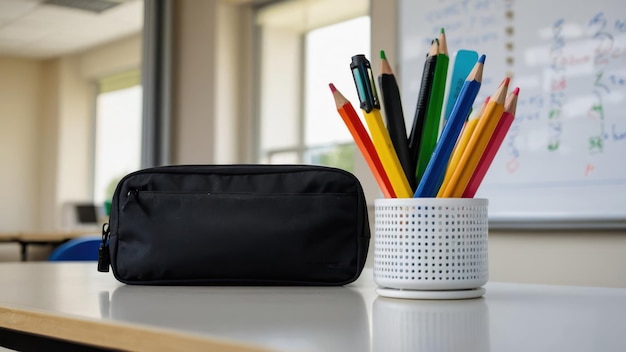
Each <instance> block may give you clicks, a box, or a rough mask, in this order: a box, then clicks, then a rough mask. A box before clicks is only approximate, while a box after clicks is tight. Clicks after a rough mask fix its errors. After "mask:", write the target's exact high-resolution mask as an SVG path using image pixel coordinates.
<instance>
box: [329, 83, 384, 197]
mask: <svg viewBox="0 0 626 352" xmlns="http://www.w3.org/2000/svg"><path fill="white" fill-rule="evenodd" d="M329 87H330V91H331V92H332V94H333V98H334V99H335V105H336V106H337V111H338V112H339V115H340V116H341V118H342V119H343V122H344V123H345V124H346V126H347V127H348V130H349V131H350V134H351V135H352V138H353V139H354V142H355V143H356V145H357V147H358V148H359V151H361V155H363V158H364V159H365V161H366V162H367V165H368V166H369V168H370V170H371V171H372V174H373V175H374V178H375V179H376V182H377V183H378V187H380V190H381V191H382V193H383V196H384V197H385V198H395V197H396V194H395V193H394V192H393V187H392V186H391V181H389V176H387V173H386V172H385V169H384V168H383V164H382V162H381V161H380V158H379V156H378V153H377V152H376V148H374V144H373V143H372V140H371V139H370V136H369V134H368V133H367V130H366V129H365V126H363V123H362V122H361V119H360V118H359V115H357V113H356V111H355V110H354V107H353V106H352V104H351V103H350V101H348V99H346V97H344V96H343V94H341V92H339V90H337V88H335V85H334V84H332V83H330V84H329Z"/></svg>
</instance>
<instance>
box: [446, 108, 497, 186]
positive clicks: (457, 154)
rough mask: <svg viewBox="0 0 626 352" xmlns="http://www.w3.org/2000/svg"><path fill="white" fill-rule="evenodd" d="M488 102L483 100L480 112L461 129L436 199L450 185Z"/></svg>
mask: <svg viewBox="0 0 626 352" xmlns="http://www.w3.org/2000/svg"><path fill="white" fill-rule="evenodd" d="M488 102H489V97H487V99H485V101H484V102H483V104H482V106H481V108H480V110H479V111H478V112H477V113H476V114H474V116H473V117H471V118H470V119H469V120H467V121H466V122H465V126H464V127H463V130H462V131H461V136H460V137H459V139H458V140H457V142H456V145H455V146H454V149H453V150H452V156H451V157H450V162H449V163H448V167H447V168H446V174H445V176H444V177H443V183H442V184H441V187H439V191H438V192H437V197H442V195H443V190H444V189H446V187H447V186H448V184H449V183H450V178H451V177H452V173H453V172H454V170H456V168H457V166H458V165H459V160H461V155H463V151H464V150H465V148H466V147H467V143H468V142H469V140H470V137H471V136H472V133H474V130H475V129H476V125H478V119H479V118H480V116H481V115H482V114H483V112H484V111H485V107H486V106H487V103H488Z"/></svg>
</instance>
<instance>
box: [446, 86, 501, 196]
mask: <svg viewBox="0 0 626 352" xmlns="http://www.w3.org/2000/svg"><path fill="white" fill-rule="evenodd" d="M508 87H509V78H508V77H507V78H505V79H504V80H503V81H502V83H501V84H500V86H499V87H498V89H497V90H496V92H495V93H494V94H493V95H492V96H491V100H490V101H489V103H488V104H487V107H486V108H485V113H484V114H483V115H482V116H481V117H480V119H479V120H478V125H477V126H476V130H475V131H474V133H473V134H472V137H471V138H470V140H469V142H468V143H467V147H466V148H465V150H464V151H463V155H461V160H459V165H458V167H457V168H456V169H455V170H454V173H453V174H452V177H451V178H450V183H449V184H448V185H447V187H446V189H445V190H444V192H443V194H442V196H443V197H445V198H460V197H461V196H462V195H463V192H465V188H466V187H467V184H468V183H469V180H470V178H471V177H472V174H474V170H476V166H478V162H479V161H480V158H481V157H482V155H483V153H484V151H485V148H486V147H487V144H488V143H489V140H490V139H491V136H492V134H493V131H494V130H495V128H496V126H497V125H498V121H499V120H500V117H501V116H502V113H503V112H504V102H505V99H506V93H507V89H508Z"/></svg>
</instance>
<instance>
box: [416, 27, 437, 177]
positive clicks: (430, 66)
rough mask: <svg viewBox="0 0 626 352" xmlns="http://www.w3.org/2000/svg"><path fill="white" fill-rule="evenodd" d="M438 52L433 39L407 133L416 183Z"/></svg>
mask: <svg viewBox="0 0 626 352" xmlns="http://www.w3.org/2000/svg"><path fill="white" fill-rule="evenodd" d="M438 52H439V40H438V39H434V40H433V41H432V44H431V46H430V51H429V52H428V54H427V56H426V61H424V69H423V72H422V82H421V84H420V91H419V94H418V96H417V105H416V106H415V115H414V116H413V124H412V127H411V133H410V134H409V153H410V154H411V160H412V161H413V165H414V170H413V176H412V177H413V179H414V180H415V181H414V182H415V183H416V184H417V181H418V180H417V179H416V177H415V169H416V168H417V158H418V156H419V147H420V141H421V138H422V131H423V130H424V121H425V120H426V111H427V109H428V101H429V100H430V93H431V91H432V84H433V77H434V76H435V67H436V64H437V53H438Z"/></svg>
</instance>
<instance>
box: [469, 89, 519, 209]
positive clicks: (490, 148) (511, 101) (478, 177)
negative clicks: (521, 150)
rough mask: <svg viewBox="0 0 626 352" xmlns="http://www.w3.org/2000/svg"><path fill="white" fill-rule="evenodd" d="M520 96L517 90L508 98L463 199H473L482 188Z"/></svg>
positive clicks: (511, 122)
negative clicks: (481, 185) (479, 188)
mask: <svg viewBox="0 0 626 352" xmlns="http://www.w3.org/2000/svg"><path fill="white" fill-rule="evenodd" d="M518 95H519V88H515V89H514V90H513V92H511V93H510V94H509V96H508V97H507V100H506V102H505V103H504V112H503V113H502V117H500V120H499V121H498V125H497V126H496V129H495V130H494V132H493V135H492V136H491V139H490V140H489V143H488V144H487V148H485V152H484V153H483V155H482V157H481V158H480V161H479V162H478V166H477V167H476V170H475V171H474V174H472V177H471V178H470V181H469V183H468V184H467V187H466V188H465V191H464V192H463V198H473V197H474V195H475V194H476V191H477V190H478V187H480V184H481V183H482V182H483V179H484V178H485V175H486V174H487V171H488V170H489V167H490V166H491V163H492V162H493V159H494V158H495V157H496V154H497V153H498V149H500V145H502V142H503V141H504V137H506V134H507V132H508V131H509V128H510V127H511V125H512V124H513V119H514V118H515V108H516V107H517V97H518Z"/></svg>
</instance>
